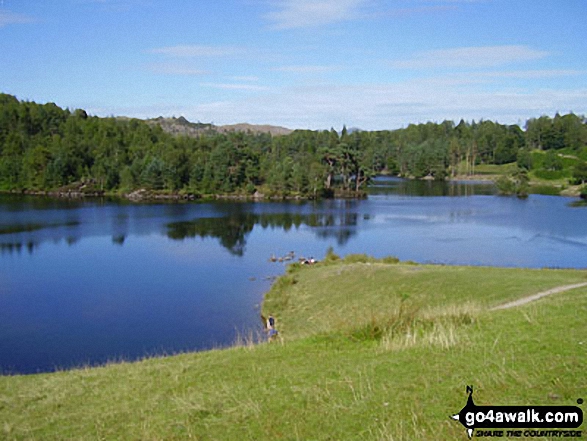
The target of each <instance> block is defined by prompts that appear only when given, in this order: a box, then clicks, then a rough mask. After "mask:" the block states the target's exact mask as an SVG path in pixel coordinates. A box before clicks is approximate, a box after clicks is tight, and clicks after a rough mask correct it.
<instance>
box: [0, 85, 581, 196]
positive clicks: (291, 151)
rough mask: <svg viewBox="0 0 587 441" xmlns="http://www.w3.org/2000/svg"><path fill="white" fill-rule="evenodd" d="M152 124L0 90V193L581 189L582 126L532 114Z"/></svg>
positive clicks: (571, 117)
mask: <svg viewBox="0 0 587 441" xmlns="http://www.w3.org/2000/svg"><path fill="white" fill-rule="evenodd" d="M153 121H157V120H151V121H143V120H138V119H129V118H115V117H109V118H101V117H96V116H90V115H88V113H87V112H86V111H84V110H81V109H76V110H70V109H63V108H61V107H59V106H57V105H56V104H54V103H47V104H37V103H35V102H28V101H20V100H18V99H17V98H16V97H14V96H11V95H8V94H0V190H1V191H5V192H7V191H10V192H21V191H22V192H24V191H28V192H36V191H39V192H40V191H55V190H60V189H67V188H74V189H77V190H81V191H86V192H93V193H96V194H128V193H130V192H132V191H134V190H138V189H145V190H149V191H154V192H160V193H169V194H191V195H195V196H196V197H201V196H211V195H242V196H251V195H253V194H258V195H259V194H262V195H263V196H264V197H303V198H321V197H340V196H357V195H360V194H362V192H363V191H364V189H365V187H366V184H368V182H369V181H370V179H372V178H373V177H374V176H376V175H378V174H389V175H395V176H402V177H408V178H415V179H421V178H428V179H437V180H444V179H449V178H455V177H458V176H462V175H473V174H475V173H476V169H477V168H478V167H480V166H482V165H502V164H515V165H516V167H515V173H518V175H519V174H520V173H522V174H524V173H527V172H532V173H533V174H534V175H536V176H538V177H540V178H542V179H546V180H548V179H558V178H561V177H565V178H568V179H569V182H573V183H575V184H584V183H585V182H587V162H586V161H587V121H586V119H585V118H584V117H583V116H578V115H575V114H573V113H570V114H566V115H559V114H556V115H555V116H554V117H549V116H540V117H538V118H532V119H529V120H528V121H527V122H526V123H525V126H524V128H523V129H522V128H521V127H520V126H518V125H502V124H499V123H497V122H492V121H478V122H475V121H472V122H465V121H463V120H461V121H460V122H459V123H458V124H456V123H454V122H452V121H443V122H441V123H436V122H428V123H426V124H410V125H409V126H407V127H406V128H402V129H397V130H384V131H362V130H350V131H349V130H347V129H346V127H344V128H343V129H342V130H341V131H340V132H339V131H336V130H334V129H330V130H323V131H311V130H295V131H294V132H292V133H291V134H289V135H279V136H272V135H270V134H268V133H253V132H250V131H249V132H242V131H241V132H237V131H235V132H228V133H220V132H218V131H215V130H213V129H212V128H210V129H208V130H203V131H201V132H199V133H198V134H197V135H193V134H192V135H189V136H188V135H177V134H172V133H168V132H166V131H165V130H164V128H162V126H161V125H160V124H157V123H154V122H153ZM177 121H183V122H184V123H185V124H190V123H189V122H188V121H187V120H185V119H183V118H180V119H178V120H177Z"/></svg>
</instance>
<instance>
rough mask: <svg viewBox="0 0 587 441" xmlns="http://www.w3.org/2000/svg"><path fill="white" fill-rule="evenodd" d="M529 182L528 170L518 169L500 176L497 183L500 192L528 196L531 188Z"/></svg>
mask: <svg viewBox="0 0 587 441" xmlns="http://www.w3.org/2000/svg"><path fill="white" fill-rule="evenodd" d="M529 182H530V178H529V177H528V172H527V171H526V170H524V169H517V170H516V171H515V172H513V173H511V174H510V175H507V176H500V177H499V178H498V179H497V180H496V181H495V184H496V185H497V189H498V190H499V192H500V194H503V195H516V196H519V197H525V196H528V192H529V189H530V187H529Z"/></svg>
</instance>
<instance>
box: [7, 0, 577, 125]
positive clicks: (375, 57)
mask: <svg viewBox="0 0 587 441" xmlns="http://www.w3.org/2000/svg"><path fill="white" fill-rule="evenodd" d="M586 19H587V1H585V0H560V1H556V2H555V1H552V0H549V1H544V0H533V1H529V0H397V1H382V0H216V1H197V0H191V1H188V0H180V1H165V2H164V1H161V0H158V1H157V0H45V1H39V0H24V1H17V0H0V91H2V92H4V93H9V94H13V95H16V96H17V97H18V98H19V99H23V100H32V101H37V102H55V103H57V104H58V105H60V106H62V107H69V108H72V109H73V108H83V109H86V110H88V111H89V112H90V113H91V114H94V115H99V116H109V115H117V116H118V115H124V116H131V117H138V118H151V117H157V116H159V115H163V116H180V115H183V116H185V117H186V118H188V119H189V120H191V121H202V122H214V123H215V124H233V123H239V122H249V123H254V124H274V125H281V126H285V127H289V128H309V129H329V128H330V127H334V128H337V129H339V128H340V127H342V125H343V124H346V125H347V126H348V127H359V128H362V129H365V130H376V129H395V128H399V127H405V126H407V125H408V124H409V123H419V122H426V121H436V122H440V121H443V120H445V119H449V120H455V121H457V122H458V121H459V120H460V119H461V118H463V119H465V120H468V121H470V120H472V119H475V120H480V119H491V120H497V121H499V122H501V123H520V124H523V123H524V122H525V121H526V120H527V119H528V118H531V117H537V116H540V115H543V114H546V115H551V116H552V115H554V114H555V113H556V112H560V113H568V112H571V111H573V112H575V113H577V114H586V113H587V20H586Z"/></svg>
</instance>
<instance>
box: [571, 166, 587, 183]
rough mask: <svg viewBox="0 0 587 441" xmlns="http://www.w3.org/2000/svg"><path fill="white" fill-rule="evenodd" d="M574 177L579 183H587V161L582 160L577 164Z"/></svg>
mask: <svg viewBox="0 0 587 441" xmlns="http://www.w3.org/2000/svg"><path fill="white" fill-rule="evenodd" d="M573 179H574V181H575V183H577V184H585V183H586V182H587V162H585V161H581V162H578V163H577V165H575V167H574V169H573Z"/></svg>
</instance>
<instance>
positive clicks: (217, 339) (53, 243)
mask: <svg viewBox="0 0 587 441" xmlns="http://www.w3.org/2000/svg"><path fill="white" fill-rule="evenodd" d="M572 201H574V199H570V198H562V197H555V196H539V195H531V196H530V197H528V198H527V199H518V198H515V197H501V196H497V195H495V189H494V187H493V185H491V184H486V183H475V182H466V183H465V182H461V183H436V182H413V181H403V180H399V179H392V178H379V179H377V180H376V181H375V183H374V185H373V186H372V187H371V188H370V195H369V197H368V199H366V200H326V201H320V202H271V203H269V202H267V203H264V202H257V203H248V202H220V201H219V202H208V203H205V202H194V203H175V204H168V203H161V204H134V203H130V202H122V201H114V200H99V199H93V200H87V201H72V200H55V199H46V198H40V197H21V196H8V195H4V196H0V373H3V374H15V373H34V372H46V371H53V370H56V369H67V368H71V367H78V366H83V365H96V364H101V363H106V362H109V361H118V360H135V359H138V358H143V357H147V356H155V355H161V354H172V353H177V352H182V351H193V350H202V349H209V348H217V347H224V346H227V345H231V344H233V343H234V342H235V340H236V339H237V336H238V335H244V336H246V335H248V334H249V333H250V332H253V333H258V332H260V331H261V321H260V310H259V308H260V303H261V302H262V300H263V294H264V293H265V292H266V291H267V290H268V289H269V287H270V285H271V280H272V278H273V277H275V276H278V275H280V274H282V273H283V271H284V268H285V263H280V262H271V261H270V257H271V256H276V257H281V256H286V255H287V254H288V253H289V252H292V251H293V252H294V253H295V256H296V259H297V258H298V257H299V256H305V257H315V258H317V259H320V258H321V257H322V256H324V254H325V253H326V250H327V249H328V247H333V248H334V251H335V252H336V253H338V254H340V255H346V254H350V253H367V254H370V255H373V256H376V257H384V256H388V255H393V256H397V257H399V258H400V259H401V260H413V261H417V262H421V263H442V264H468V265H495V266H510V267H533V268H540V267H552V268H586V267H587V209H586V208H584V207H583V208H573V207H571V206H570V203H571V202H572Z"/></svg>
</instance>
